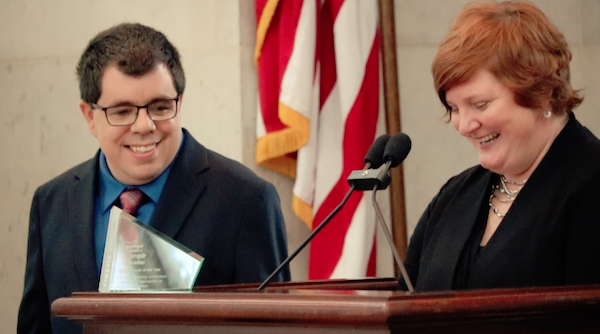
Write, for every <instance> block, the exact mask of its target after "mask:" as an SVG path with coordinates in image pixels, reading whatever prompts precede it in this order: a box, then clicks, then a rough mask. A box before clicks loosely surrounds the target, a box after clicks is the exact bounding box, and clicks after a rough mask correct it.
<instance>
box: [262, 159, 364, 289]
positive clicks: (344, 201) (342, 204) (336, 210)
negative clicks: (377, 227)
mask: <svg viewBox="0 0 600 334" xmlns="http://www.w3.org/2000/svg"><path fill="white" fill-rule="evenodd" d="M365 168H368V166H367V167H365ZM354 187H355V186H354V185H352V186H351V187H350V190H348V192H347V193H346V196H344V199H343V200H342V202H341V203H340V204H338V206H336V207H335V209H333V211H331V213H330V214H329V215H328V216H327V217H326V218H325V219H324V220H323V222H322V223H321V224H319V226H318V227H317V228H316V229H314V230H313V232H312V233H311V234H310V235H309V236H308V238H306V240H304V242H303V243H302V245H300V247H298V249H296V251H295V252H294V253H293V254H292V255H290V256H288V258H287V259H285V261H283V262H282V263H281V264H280V265H279V267H277V269H275V271H274V272H273V273H272V274H271V275H270V276H269V277H267V279H266V280H265V281H264V282H263V283H262V284H261V285H260V286H259V287H258V290H259V291H260V290H262V289H263V288H264V287H265V286H266V285H267V284H268V283H269V282H270V281H271V280H272V279H273V277H274V276H275V275H277V273H279V272H280V271H281V268H283V267H284V266H285V265H287V264H288V263H289V262H290V261H292V260H293V259H294V258H295V257H296V255H298V253H300V251H302V250H303V249H304V247H306V245H307V244H308V243H309V242H310V241H311V240H312V239H313V238H314V237H315V235H317V233H319V231H321V229H322V228H323V227H325V225H327V223H329V221H330V220H331V218H333V216H334V215H335V214H336V213H337V212H338V211H340V209H341V208H342V207H343V206H344V204H346V202H347V201H348V198H350V195H351V194H352V192H353V191H354Z"/></svg>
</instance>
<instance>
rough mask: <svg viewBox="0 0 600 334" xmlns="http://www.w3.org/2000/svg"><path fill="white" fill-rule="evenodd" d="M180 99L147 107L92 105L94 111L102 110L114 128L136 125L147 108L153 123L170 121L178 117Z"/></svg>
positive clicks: (155, 103) (163, 101)
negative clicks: (143, 109) (141, 110)
mask: <svg viewBox="0 0 600 334" xmlns="http://www.w3.org/2000/svg"><path fill="white" fill-rule="evenodd" d="M178 102H179V97H177V98H174V99H168V100H157V101H154V102H152V103H150V104H147V105H145V106H141V107H140V106H132V105H122V106H115V107H108V108H103V107H101V106H99V105H97V104H95V103H90V106H92V108H93V109H100V110H102V111H104V114H106V121H108V124H110V125H112V126H125V125H131V124H133V123H135V121H136V120H137V117H138V114H139V113H140V109H142V108H146V110H147V111H148V116H149V117H150V119H151V120H152V121H153V122H160V121H168V120H170V119H173V118H175V116H177V103H178Z"/></svg>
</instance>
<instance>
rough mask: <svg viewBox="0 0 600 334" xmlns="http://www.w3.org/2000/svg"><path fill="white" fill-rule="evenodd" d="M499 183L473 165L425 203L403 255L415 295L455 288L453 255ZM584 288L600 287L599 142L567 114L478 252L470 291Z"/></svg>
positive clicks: (455, 260) (458, 252)
mask: <svg viewBox="0 0 600 334" xmlns="http://www.w3.org/2000/svg"><path fill="white" fill-rule="evenodd" d="M497 178H498V176H497V175H495V174H494V173H492V172H490V171H488V170H486V169H484V168H482V167H481V166H476V167H473V168H471V169H468V170H467V171H465V172H463V173H461V174H459V175H458V176H456V177H454V178H452V179H451V180H450V181H448V183H446V185H445V186H444V187H443V188H442V189H441V191H440V192H439V194H438V195H437V196H436V197H435V198H434V199H433V201H432V202H431V203H430V204H429V206H428V208H427V209H426V211H425V213H424V214H423V216H422V217H421V220H420V221H419V223H418V225H417V227H416V229H415V232H414V234H413V236H412V238H411V241H410V246H409V249H408V253H407V255H406V267H407V271H408V272H409V277H410V278H411V281H412V283H413V285H415V290H417V291H435V290H451V289H452V288H453V285H454V282H453V280H454V275H455V270H456V267H457V264H458V261H459V258H460V256H461V253H462V252H463V249H464V248H465V245H466V243H467V242H468V239H469V236H470V235H471V232H472V230H473V227H474V225H475V223H476V220H477V218H478V213H479V211H480V208H482V207H485V208H486V209H485V210H486V212H487V209H489V207H488V199H489V196H490V193H491V186H492V184H493V183H494V182H495V180H497ZM486 217H487V216H486ZM403 283H404V281H403V280H401V284H400V288H404V289H406V287H405V285H404V284H403ZM587 283H600V141H599V140H598V138H596V137H595V136H594V135H593V134H592V133H591V132H589V131H588V130H587V129H586V128H584V127H583V126H581V124H580V123H579V122H577V120H575V117H574V116H573V115H571V117H570V120H569V122H568V124H567V125H566V126H565V128H564V129H563V130H562V132H561V133H560V134H559V136H558V137H557V138H556V139H555V141H554V143H553V144H552V146H551V148H550V149H549V151H548V152H547V154H546V156H545V157H544V158H543V160H542V161H541V162H540V164H539V165H538V167H537V168H536V170H535V171H534V173H533V174H532V175H531V177H530V178H529V180H528V181H527V183H526V185H525V186H524V187H523V189H522V190H521V192H520V193H519V197H517V199H516V200H515V201H514V203H513V204H512V206H511V208H510V210H509V211H508V213H507V214H506V216H505V217H504V219H503V220H502V223H501V224H500V226H499V227H498V229H497V230H496V232H495V233H494V235H493V236H492V238H491V240H490V241H489V242H488V244H487V245H486V246H485V247H484V248H483V249H482V250H481V253H480V255H479V257H478V258H477V261H476V262H475V264H474V266H473V267H472V268H471V271H470V277H469V281H468V288H473V289H476V288H502V287H531V286H554V285H570V284H587Z"/></svg>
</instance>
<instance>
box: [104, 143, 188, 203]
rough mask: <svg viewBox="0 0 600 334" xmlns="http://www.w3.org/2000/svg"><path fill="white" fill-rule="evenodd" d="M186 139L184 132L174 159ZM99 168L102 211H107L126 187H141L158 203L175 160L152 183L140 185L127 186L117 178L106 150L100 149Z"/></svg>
mask: <svg viewBox="0 0 600 334" xmlns="http://www.w3.org/2000/svg"><path fill="white" fill-rule="evenodd" d="M184 139H185V133H182V136H181V144H180V145H179V150H178V152H177V154H176V155H175V158H173V161H175V160H176V159H177V156H178V155H179V151H181V145H183V141H184ZM99 160H100V161H99V165H100V166H99V170H100V182H99V185H100V187H99V194H98V196H99V198H100V209H101V212H106V211H107V210H108V209H110V207H112V206H113V204H114V203H115V202H116V200H117V198H119V196H120V195H121V193H122V192H123V190H125V189H126V188H138V189H140V190H141V191H142V192H143V193H144V194H146V196H148V197H149V198H150V199H151V200H152V201H153V202H154V203H155V204H156V203H158V199H159V198H160V194H161V193H162V191H163V188H164V187H165V184H166V183H167V178H168V177H169V173H170V172H171V168H172V167H173V161H171V164H169V166H168V167H167V168H166V169H165V170H164V171H163V172H162V173H161V174H160V175H159V176H158V177H157V178H156V179H154V180H152V181H151V182H150V183H146V184H143V185H140V186H127V185H125V184H123V183H121V182H119V181H118V180H117V179H115V178H114V177H113V175H112V173H111V172H110V170H109V169H108V164H107V163H106V156H105V155H104V152H102V151H100V159H99Z"/></svg>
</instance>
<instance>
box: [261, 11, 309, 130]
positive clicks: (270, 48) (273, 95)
mask: <svg viewBox="0 0 600 334" xmlns="http://www.w3.org/2000/svg"><path fill="white" fill-rule="evenodd" d="M265 3H266V1H263V2H262V3H260V5H262V8H264V4H265ZM262 8H261V9H262ZM301 9H302V0H286V1H280V2H279V5H278V6H277V9H276V11H275V14H274V15H273V18H272V20H271V23H270V25H269V29H268V31H267V34H266V36H265V40H264V43H263V46H262V52H261V56H260V58H259V59H258V87H259V95H260V106H261V110H262V116H263V120H264V124H265V129H266V131H267V133H269V132H273V131H278V130H282V129H284V128H286V127H287V126H286V125H284V124H283V123H282V122H281V121H280V120H279V112H278V109H279V92H280V90H281V89H280V87H281V80H282V78H283V75H284V73H285V70H286V68H287V65H288V62H289V60H290V57H291V55H292V51H293V49H294V39H295V36H296V28H297V26H298V21H299V19H300V12H301ZM261 13H262V10H261V11H260V12H259V11H258V8H257V19H260V14H261Z"/></svg>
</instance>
